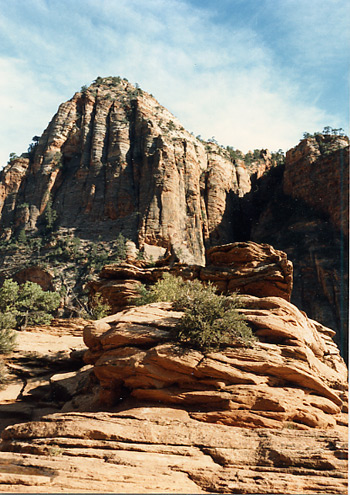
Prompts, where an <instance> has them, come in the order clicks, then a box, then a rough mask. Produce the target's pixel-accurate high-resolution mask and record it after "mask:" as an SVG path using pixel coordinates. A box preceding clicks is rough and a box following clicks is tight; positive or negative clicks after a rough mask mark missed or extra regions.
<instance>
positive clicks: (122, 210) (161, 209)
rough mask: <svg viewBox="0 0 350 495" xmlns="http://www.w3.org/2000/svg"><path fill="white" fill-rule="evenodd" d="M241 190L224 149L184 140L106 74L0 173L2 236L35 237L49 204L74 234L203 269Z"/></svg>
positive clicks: (148, 100) (137, 94)
mask: <svg viewBox="0 0 350 495" xmlns="http://www.w3.org/2000/svg"><path fill="white" fill-rule="evenodd" d="M266 166H271V160H270V159H269V158H268V157H267V158H266ZM249 190H250V180H249V174H248V173H247V171H246V170H245V168H244V167H243V166H241V165H240V164H237V165H235V164H233V163H232V161H231V160H230V157H229V153H228V152H227V151H226V150H224V149H223V148H221V147H219V146H218V145H216V144H214V143H204V142H202V141H200V140H199V139H197V138H195V137H194V136H192V135H191V134H190V133H189V132H187V131H186V130H185V129H184V128H183V127H182V126H181V124H180V122H179V121H178V120H177V119H176V118H175V117H174V116H173V115H172V114H171V113H170V112H168V111H167V110H166V109H165V108H164V107H162V106H160V105H159V104H158V102H157V101H156V100H155V99H154V98H153V96H151V95H149V94H147V93H145V92H143V91H142V90H141V89H138V88H135V87H133V86H132V85H131V84H129V83H128V82H127V81H125V80H121V79H119V78H106V79H103V80H102V81H98V82H96V83H95V84H93V85H92V86H90V87H89V88H87V89H84V91H82V92H79V93H76V94H75V95H74V97H73V98H72V99H71V100H70V101H68V102H66V103H64V104H62V105H61V106H60V108H59V110H58V112H57V114H56V115H55V116H54V118H53V119H52V121H51V123H50V124H49V126H48V127H47V129H46V130H45V132H44V133H43V135H42V136H41V137H40V139H39V141H38V143H37V145H35V146H33V149H32V151H31V154H30V156H29V157H28V158H20V159H18V160H14V161H13V162H11V163H10V164H9V165H8V166H7V167H6V168H5V169H4V171H3V172H2V177H1V192H0V197H1V202H0V212H1V213H2V216H1V231H2V237H3V238H9V237H10V236H11V235H13V234H14V233H17V234H18V232H19V231H20V230H21V229H23V228H24V229H25V231H26V233H35V232H36V231H37V229H40V227H42V226H43V224H45V211H47V208H48V204H49V203H50V208H52V209H53V210H54V211H55V214H56V215H57V223H58V224H59V226H60V227H61V228H69V229H75V234H76V235H77V236H79V237H81V238H88V239H92V240H97V238H98V236H99V235H100V236H102V237H103V238H104V240H113V239H115V238H116V237H117V235H118V234H119V233H122V234H123V235H124V236H125V237H127V238H128V239H131V240H132V241H134V242H136V244H137V246H138V247H140V248H142V247H143V245H144V244H145V243H146V244H150V245H154V246H159V247H161V248H165V249H170V248H172V249H173V250H174V251H175V252H176V253H178V255H179V256H180V257H181V258H182V260H183V261H186V262H192V263H193V262H196V263H199V264H204V261H205V260H204V247H205V245H207V244H208V243H209V244H213V243H215V244H223V243H226V242H230V241H232V240H233V238H234V235H235V234H234V232H235V221H234V216H233V211H234V209H235V208H238V198H239V197H241V196H243V195H244V194H245V193H246V192H248V191H249ZM51 202H52V204H51Z"/></svg>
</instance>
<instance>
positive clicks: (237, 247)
mask: <svg viewBox="0 0 350 495" xmlns="http://www.w3.org/2000/svg"><path fill="white" fill-rule="evenodd" d="M206 258H207V265H206V266H205V267H201V266H198V265H190V266H189V265H182V264H178V263H176V264H173V265H172V266H171V265H170V266H169V265H165V266H164V263H159V265H160V266H155V267H147V266H144V265H145V264H143V263H137V262H136V263H134V264H131V263H122V264H118V265H107V266H105V267H104V268H103V270H102V271H101V273H100V276H99V279H98V280H94V281H92V282H90V283H89V288H90V291H91V297H92V298H93V297H94V296H95V295H96V294H97V293H98V294H101V296H102V298H103V299H104V300H105V301H106V302H108V304H109V305H110V307H111V312H112V313H115V312H117V311H120V310H121V309H124V308H125V307H126V306H128V305H130V302H131V301H132V300H133V299H134V298H135V297H139V288H140V285H141V283H142V284H147V285H149V284H153V283H155V282H156V281H157V280H159V279H161V278H162V276H163V274H164V273H171V274H173V275H175V276H181V277H182V278H183V279H185V280H194V279H199V280H201V281H203V282H211V283H213V284H214V285H215V286H216V287H217V288H218V290H219V291H220V292H221V293H224V294H229V293H232V292H237V291H238V292H241V293H244V294H251V295H254V296H263V295H265V296H278V297H282V298H284V299H286V300H287V301H289V300H290V296H291V292H292V284H293V266H292V264H291V262H290V261H288V260H287V256H286V254H285V253H283V252H282V251H277V250H275V249H274V248H273V247H272V246H269V245H268V244H256V243H254V242H236V243H233V244H226V245H223V246H216V247H213V248H211V249H209V250H208V251H207V252H206ZM137 265H139V266H137Z"/></svg>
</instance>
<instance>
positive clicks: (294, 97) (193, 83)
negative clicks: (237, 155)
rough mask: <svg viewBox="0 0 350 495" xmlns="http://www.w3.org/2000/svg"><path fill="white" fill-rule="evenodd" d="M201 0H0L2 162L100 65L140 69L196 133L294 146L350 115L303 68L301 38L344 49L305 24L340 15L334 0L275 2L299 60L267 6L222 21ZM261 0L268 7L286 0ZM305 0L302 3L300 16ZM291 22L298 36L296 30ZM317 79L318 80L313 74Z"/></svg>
mask: <svg viewBox="0 0 350 495" xmlns="http://www.w3.org/2000/svg"><path fill="white" fill-rule="evenodd" d="M249 1H250V2H251V0H248V3H249ZM194 3H195V2H190V0H186V1H185V0H147V2H144V1H142V0H118V1H115V0H100V1H99V2H96V1H95V0H84V1H83V0H75V1H74V2H71V1H70V0H60V2H56V1H53V0H16V1H14V2H8V0H0V7H1V10H0V12H1V13H0V31H1V33H2V35H1V38H0V45H1V47H2V48H1V49H0V55H1V59H0V70H1V73H2V74H3V77H2V78H1V79H0V91H1V96H0V108H1V112H2V114H3V115H5V118H3V119H2V120H1V124H0V125H1V127H0V163H2V164H4V163H5V162H6V159H7V157H8V154H9V153H10V152H12V151H15V152H17V153H20V152H22V151H25V149H26V147H27V145H28V143H29V141H30V139H31V137H32V135H33V134H38V133H40V132H41V131H42V130H43V129H44V128H45V127H46V125H47V123H48V121H49V119H50V118H51V117H52V115H53V113H54V111H55V110H56V108H57V106H58V104H59V103H60V102H62V101H64V100H66V99H68V98H70V97H71V96H72V94H73V93H74V91H76V90H79V88H80V86H81V85H83V84H88V83H90V82H91V81H92V80H93V79H95V78H96V77H97V76H98V75H99V76H107V75H121V76H123V77H127V78H128V79H129V80H130V81H131V82H135V81H137V82H138V83H139V84H140V85H141V87H142V88H143V89H145V90H147V91H149V92H152V93H153V94H154V95H155V96H156V98H157V99H158V100H159V101H160V103H161V104H163V105H164V106H166V107H168V108H169V110H171V111H172V112H173V113H175V115H176V116H177V117H178V118H179V119H180V120H181V121H182V122H183V124H184V126H185V127H187V128H188V129H189V130H192V131H193V132H194V133H195V134H201V135H202V136H203V137H211V136H215V137H216V139H217V140H218V141H219V142H221V143H223V144H231V145H233V146H235V147H238V148H241V149H243V150H248V149H250V148H260V147H269V148H270V149H278V148H280V147H281V148H288V147H290V146H292V145H294V144H295V143H296V142H297V141H298V139H299V137H300V136H301V134H302V132H303V131H305V130H308V131H313V130H317V129H319V128H322V127H323V125H326V124H329V125H334V126H337V127H339V125H342V122H341V123H339V119H340V117H339V116H337V115H333V113H332V112H331V111H328V110H326V107H322V106H321V105H319V104H318V103H319V101H318V99H317V98H316V97H315V92H317V83H315V88H314V93H311V92H310V91H309V88H306V86H305V84H306V81H307V78H306V77H305V76H304V75H300V67H299V66H300V65H301V64H302V62H301V61H300V60H302V51H303V50H302V45H303V43H305V45H304V52H306V53H307V55H306V58H307V57H309V58H310V60H311V59H312V60H314V58H315V56H316V55H317V53H318V52H317V50H320V44H322V45H325V44H327V43H328V52H327V53H328V55H327V56H328V57H331V56H332V54H333V53H334V51H335V50H337V49H338V48H337V47H338V45H337V43H338V42H336V41H334V40H332V41H329V42H328V41H327V39H325V37H326V34H327V33H326V31H327V29H328V27H327V29H326V27H324V29H323V30H322V29H321V28H320V29H318V30H317V33H316V34H315V36H316V38H317V39H316V38H315V39H316V41H315V39H314V38H313V35H312V26H311V27H310V26H309V25H308V24H307V19H308V18H310V16H312V15H315V16H316V13H317V15H319V16H321V14H322V15H323V16H327V15H328V16H329V15H330V11H329V9H328V10H327V9H325V10H324V12H323V13H320V9H319V8H318V9H317V8H316V4H317V5H318V6H319V4H322V5H323V2H322V1H321V2H319V1H318V0H317V2H315V0H311V1H309V2H305V1H304V0H284V1H283V2H277V3H278V5H279V6H281V5H282V6H283V7H281V9H277V10H276V13H275V17H274V20H273V22H274V23H275V26H276V32H278V30H280V31H281V30H282V31H283V30H285V31H286V34H285V38H280V40H279V42H280V43H284V44H285V46H284V47H283V48H284V53H285V54H287V53H288V56H291V55H290V53H292V52H290V50H291V46H292V48H293V53H294V55H293V56H294V57H295V61H298V62H296V65H295V70H294V71H293V70H291V69H290V68H289V70H287V69H286V67H285V66H284V65H283V57H279V53H278V50H277V49H276V47H275V46H274V45H273V43H269V40H268V35H267V33H268V32H269V31H268V30H267V28H268V26H267V25H266V26H265V31H264V29H262V28H261V26H262V25H263V23H262V21H263V20H265V19H268V17H264V19H261V18H258V17H257V18H256V19H258V20H259V19H260V24H256V19H255V20H254V22H253V21H252V22H245V23H244V22H242V20H243V19H242V18H240V17H239V12H236V13H235V15H236V17H235V16H234V15H232V19H231V18H227V19H224V20H225V21H226V22H222V23H218V21H217V16H216V15H214V14H215V13H214V11H213V10H210V9H209V8H199V7H198V6H196V5H194ZM223 3H226V4H227V2H225V1H224V2H223ZM232 3H233V4H234V3H235V2H228V4H227V5H229V4H231V5H232ZM239 3H240V2H239V1H237V5H238V4H239ZM255 3H256V2H255ZM262 3H264V5H265V7H266V9H267V11H266V12H267V13H268V12H270V10H271V12H272V7H273V5H275V4H276V0H262ZM324 3H329V4H334V6H335V5H336V4H337V7H339V5H341V6H342V7H343V5H344V4H345V2H344V1H343V0H333V2H332V0H328V2H324ZM197 4H198V2H197ZM200 4H201V3H199V4H198V5H200ZM259 5H260V4H259ZM304 5H307V7H303V6H304ZM309 5H312V6H313V7H314V9H316V10H315V12H313V11H312V8H311V7H309ZM296 6H298V8H303V9H304V10H303V12H302V13H301V18H300V19H299V21H300V22H299V24H298V22H297V21H298V19H297V14H296V10H297V9H296V8H295V7H296ZM269 9H270V10H269ZM259 15H262V14H259ZM264 15H265V16H266V13H265V14H264ZM286 15H288V18H287V17H285V16H286ZM256 16H258V14H257V13H256ZM271 16H272V14H271V15H270V21H269V22H272V21H271ZM308 16H309V17H308ZM335 17H336V18H337V19H338V18H339V17H341V15H340V14H339V15H338V14H337V15H336V16H335ZM335 17H334V16H333V17H332V19H335ZM343 17H344V15H343ZM323 18H324V17H323ZM323 18H322V19H323ZM266 22H267V21H266ZM310 22H311V21H310ZM337 22H338V21H336V20H334V22H333V21H332V23H333V24H337ZM339 22H343V20H342V19H340V20H339ZM311 24H312V25H313V24H314V21H312V22H311ZM277 28H278V29H277ZM340 29H343V24H342V26H341V28H340ZM327 32H328V31H327ZM293 33H294V35H295V34H297V37H298V40H295V41H294V40H293V39H292V37H293ZM287 38H288V39H287ZM283 40H284V41H283ZM305 46H306V47H308V48H307V49H305ZM311 51H313V54H311ZM315 54H316V55H315ZM303 63H306V62H305V61H304V62H303ZM308 63H309V64H311V61H310V62H308ZM309 81H312V82H313V84H314V81H315V79H314V78H311V77H310V79H309ZM24 143H25V144H24Z"/></svg>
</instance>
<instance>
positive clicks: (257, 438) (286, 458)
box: [0, 406, 347, 495]
mask: <svg viewBox="0 0 350 495" xmlns="http://www.w3.org/2000/svg"><path fill="white" fill-rule="evenodd" d="M0 463H1V464H2V470H1V488H2V490H3V491H6V492H18V491H22V492H24V491H30V492H33V493H42V492H44V493H52V492H53V493H55V492H56V493H58V492H69V493H72V492H84V493H86V492H95V493H102V492H109V493H112V492H113V493H114V492H116V491H117V492H118V493H208V492H209V493H251V494H260V495H261V494H271V493H275V494H277V493H280V494H285V493H288V494H301V493H303V494H315V493H322V494H334V493H338V494H346V493H347V465H346V437H345V436H344V435H341V434H340V433H339V432H337V431H333V430H332V431H329V430H328V431H324V430H323V431H320V430H318V431H315V430H306V431H295V430H291V429H285V430H283V431H273V430H268V429H264V428H258V429H255V430H247V429H245V428H244V429H242V428H232V427H230V426H226V425H213V424H208V423H203V422H199V421H196V420H195V419H193V418H190V417H189V415H188V413H186V412H185V411H181V410H178V409H175V408H170V407H159V406H155V407H145V406H144V407H135V408H129V409H128V410H124V411H119V412H114V413H111V412H109V413H107V412H98V413H91V412H85V413H66V414H54V415H50V416H46V417H45V418H42V420H40V421H37V422H35V423H26V424H21V425H15V426H12V427H9V428H7V430H5V431H4V433H3V442H2V452H0Z"/></svg>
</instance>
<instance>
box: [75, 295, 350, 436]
mask: <svg viewBox="0 0 350 495" xmlns="http://www.w3.org/2000/svg"><path fill="white" fill-rule="evenodd" d="M242 302H243V306H244V309H242V310H241V312H242V313H243V314H244V315H245V317H246V319H247V321H248V322H249V324H250V325H251V326H252V328H253V329H254V332H255V335H256V336H257V337H258V339H259V340H258V341H257V342H254V343H253V344H252V345H251V346H250V347H238V348H237V346H228V347H226V348H224V349H221V350H220V351H218V352H211V353H209V354H203V353H201V352H199V351H195V350H189V349H183V348H181V347H180V346H179V345H178V344H176V342H174V341H173V340H172V332H171V330H172V328H174V326H175V325H176V324H178V323H179V320H180V318H181V314H182V313H181V312H177V311H173V310H172V309H171V304H170V303H153V304H150V305H146V306H141V307H136V308H132V309H129V310H125V311H122V312H120V313H118V314H116V315H112V316H108V317H106V318H103V319H102V320H99V321H98V322H96V323H91V324H89V325H88V326H86V327H85V329H84V341H85V343H86V345H87V346H88V347H89V351H88V352H87V353H86V355H85V361H86V362H87V363H88V364H94V372H95V374H96V376H97V377H98V379H99V381H100V385H101V400H102V402H105V403H107V404H111V403H115V402H116V401H118V400H120V398H121V397H125V394H126V396H127V395H131V396H132V397H135V398H137V399H142V400H147V401H151V402H155V403H159V402H160V403H164V404H177V405H181V407H182V408H184V409H186V410H188V411H191V412H190V415H191V416H192V417H193V418H196V419H198V420H200V421H209V422H214V423H219V424H228V425H233V426H246V427H249V428H256V427H266V428H283V427H286V425H287V424H291V425H293V426H294V427H296V428H301V429H307V428H309V427H317V428H335V427H336V426H337V425H341V426H344V425H345V424H346V417H345V416H344V415H343V412H344V411H345V412H346V409H343V402H344V407H346V390H347V381H346V380H347V379H346V376H347V375H346V366H345V364H344V362H343V360H342V359H341V358H340V356H339V351H338V349H337V347H336V345H335V344H334V343H333V342H332V336H333V335H334V332H333V331H332V330H330V329H328V328H325V327H323V326H322V325H320V324H318V323H316V322H314V321H312V320H309V319H308V318H307V317H306V316H305V315H304V314H302V313H301V312H300V311H299V310H298V309H297V308H296V307H295V306H293V305H292V304H290V303H289V302H287V301H285V300H284V299H281V298H278V297H265V298H258V297H254V296H243V301H242Z"/></svg>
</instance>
